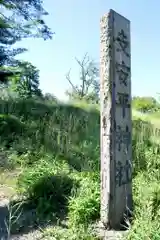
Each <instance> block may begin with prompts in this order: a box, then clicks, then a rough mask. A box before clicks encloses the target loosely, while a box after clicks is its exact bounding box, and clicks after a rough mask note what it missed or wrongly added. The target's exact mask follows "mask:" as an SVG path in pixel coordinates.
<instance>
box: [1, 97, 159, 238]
mask: <svg viewBox="0 0 160 240" xmlns="http://www.w3.org/2000/svg"><path fill="white" fill-rule="evenodd" d="M0 111H1V113H2V114H3V115H2V116H1V118H0V119H1V120H0V124H1V129H2V130H1V135H2V137H1V143H2V142H4V141H5V137H7V136H12V133H14V132H16V135H17V136H18V137H17V138H16V139H13V141H12V144H10V147H9V150H8V151H10V153H9V152H8V153H7V154H8V155H7V156H8V158H10V159H11V161H12V163H13V162H15V164H20V165H21V167H22V168H23V172H22V173H21V175H20V176H19V179H18V185H17V188H18V193H19V194H20V195H21V196H25V198H26V199H28V201H29V202H30V206H32V207H33V206H34V207H36V210H37V215H38V217H39V218H40V219H44V218H47V219H52V218H53V217H54V216H55V215H56V216H57V217H59V215H61V214H62V212H63V214H64V212H65V214H67V216H66V217H67V226H68V229H67V230H66V231H67V232H66V236H68V239H96V238H94V236H92V234H91V231H88V229H89V227H90V225H91V224H92V223H93V222H95V221H96V220H98V219H99V213H100V176H99V175H100V174H99V156H100V148H99V146H100V143H99V142H100V139H99V137H100V134H99V130H100V117H99V111H98V110H97V109H96V108H95V106H94V109H93V107H90V106H89V105H86V106H85V105H84V103H82V102H81V103H79V105H78V104H77V105H76V106H75V105H73V104H70V105H69V104H60V103H54V104H53V103H52V104H51V101H49V102H47V100H45V102H43V101H37V100H34V99H28V100H24V99H23V100H19V99H17V100H14V101H13V100H12V102H10V101H1V103H0ZM11 114H12V115H13V114H14V117H12V115H11ZM4 116H5V117H4ZM6 116H7V119H8V118H9V119H10V124H9V125H10V128H8V127H9V125H6V123H5V124H4V119H5V121H6ZM20 120H21V121H20ZM7 121H8V120H7ZM12 121H13V122H14V123H12ZM15 122H16V123H15ZM12 125H14V127H12V128H11V126H12ZM5 126H7V127H5ZM20 126H22V127H20ZM23 127H24V129H27V130H26V131H25V130H23ZM5 129H6V130H5ZM7 131H9V132H7ZM3 132H6V133H7V134H6V136H4V137H3ZM159 137H160V130H159V129H157V127H156V126H154V125H152V124H151V123H150V122H149V121H143V120H141V119H133V139H132V147H133V148H132V149H133V165H134V173H133V193H134V203H135V210H134V218H133V223H132V226H131V228H130V232H129V235H128V239H143V238H144V237H145V238H146V239H159V236H160V232H159V229H160V226H159V224H158V223H159V222H160V208H159V202H160V188H159V181H160V172H159V169H160V148H159V143H158V139H159ZM11 139H12V138H11ZM3 151H6V150H5V149H3ZM54 234H55V235H54ZM76 234H77V235H76ZM47 236H48V237H49V236H50V237H52V236H56V237H57V239H63V238H64V231H63V229H61V227H59V228H56V227H54V228H52V229H50V231H49V232H47V231H46V232H44V239H45V237H47ZM76 236H77V238H76ZM71 237H72V238H71Z"/></svg>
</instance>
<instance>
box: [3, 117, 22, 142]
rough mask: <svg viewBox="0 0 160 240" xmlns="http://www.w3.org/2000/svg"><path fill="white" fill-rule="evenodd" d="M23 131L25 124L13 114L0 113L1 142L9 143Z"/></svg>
mask: <svg viewBox="0 0 160 240" xmlns="http://www.w3.org/2000/svg"><path fill="white" fill-rule="evenodd" d="M24 131H25V126H24V125H23V124H22V123H21V122H20V121H19V120H18V119H17V118H16V117H15V116H11V115H3V114H0V139H1V142H2V141H3V142H5V144H6V145H8V144H11V143H12V142H13V141H15V140H16V139H17V137H18V136H19V135H21V134H22V133H24Z"/></svg>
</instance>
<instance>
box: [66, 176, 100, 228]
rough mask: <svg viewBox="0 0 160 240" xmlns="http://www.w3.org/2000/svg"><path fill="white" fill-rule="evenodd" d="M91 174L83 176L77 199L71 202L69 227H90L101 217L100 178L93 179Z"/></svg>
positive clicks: (71, 199) (72, 199) (73, 198)
mask: <svg viewBox="0 0 160 240" xmlns="http://www.w3.org/2000/svg"><path fill="white" fill-rule="evenodd" d="M92 175H93V174H91V173H88V174H86V175H83V179H82V180H81V187H80V189H79V191H78V194H77V196H76V197H72V198H70V201H69V215H68V217H69V226H70V227H72V228H75V227H77V228H78V227H79V226H80V225H83V226H88V224H89V223H91V222H92V221H94V220H97V219H99V217H100V187H99V186H100V184H99V181H98V178H96V179H92Z"/></svg>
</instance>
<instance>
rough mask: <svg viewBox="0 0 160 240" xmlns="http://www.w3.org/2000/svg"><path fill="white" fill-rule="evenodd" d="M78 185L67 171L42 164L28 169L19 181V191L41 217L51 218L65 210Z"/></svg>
mask: <svg viewBox="0 0 160 240" xmlns="http://www.w3.org/2000/svg"><path fill="white" fill-rule="evenodd" d="M77 187H78V183H77V182H76V181H75V180H74V179H73V178H71V177H70V176H68V174H67V171H66V170H62V171H59V169H58V168H56V166H54V165H53V164H51V163H46V162H43V161H42V162H41V163H39V164H38V165H35V166H34V167H32V168H28V169H26V170H25V171H24V172H23V173H22V174H21V175H20V176H19V179H18V191H19V193H21V194H23V195H24V196H25V197H26V198H27V199H28V200H30V202H31V204H33V206H35V207H36V209H37V213H38V215H39V216H40V217H41V216H43V217H45V218H47V217H51V216H52V215H53V214H59V213H60V212H61V211H62V210H65V208H66V206H67V201H68V197H69V196H70V195H71V194H72V191H73V190H74V189H75V190H76V188H77Z"/></svg>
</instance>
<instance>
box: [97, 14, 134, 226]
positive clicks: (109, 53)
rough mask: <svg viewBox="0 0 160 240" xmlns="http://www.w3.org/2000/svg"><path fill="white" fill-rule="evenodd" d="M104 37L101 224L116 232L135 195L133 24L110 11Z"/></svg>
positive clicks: (104, 22) (103, 32) (102, 44)
mask: <svg viewBox="0 0 160 240" xmlns="http://www.w3.org/2000/svg"><path fill="white" fill-rule="evenodd" d="M100 34H101V36H100V44H101V45H100V95H101V98H100V99H101V101H100V104H101V108H100V111H101V118H100V119H101V121H100V123H101V141H100V144H101V222H102V223H105V224H104V226H107V227H111V228H113V229H114V227H117V226H120V223H121V220H123V217H124V213H125V212H126V202H127V201H128V200H126V199H128V196H131V195H132V185H131V181H132V150H131V147H132V144H131V140H132V136H131V134H132V129H131V111H130V110H131V109H130V108H131V63H130V21H129V20H127V19H126V18H124V17H123V16H121V15H120V14H118V13H116V12H114V11H113V10H110V13H109V14H108V15H105V16H103V18H102V20H101V33H100ZM111 196H112V197H111ZM131 198H132V197H131ZM130 206H131V204H127V207H128V208H130ZM108 225H109V226H108Z"/></svg>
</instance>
